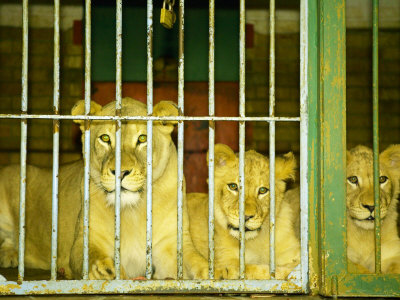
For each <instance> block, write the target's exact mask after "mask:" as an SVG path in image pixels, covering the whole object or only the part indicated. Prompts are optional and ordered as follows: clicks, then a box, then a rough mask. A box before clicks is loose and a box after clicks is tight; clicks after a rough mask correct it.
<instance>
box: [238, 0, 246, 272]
mask: <svg viewBox="0 0 400 300" xmlns="http://www.w3.org/2000/svg"><path fill="white" fill-rule="evenodd" d="M239 26H240V30H239V59H240V61H239V68H240V69H239V116H240V117H244V116H245V115H246V113H245V101H246V99H245V88H246V82H245V80H246V74H245V72H246V62H245V59H246V56H245V46H246V44H245V29H246V27H245V26H246V13H245V0H240V25H239ZM245 126H246V125H245V122H239V243H240V247H239V278H240V279H244V277H245V228H244V227H245V218H244V213H245V201H244V198H245V180H246V179H245V175H244V158H245V129H246V128H245Z"/></svg>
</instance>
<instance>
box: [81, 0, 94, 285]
mask: <svg viewBox="0 0 400 300" xmlns="http://www.w3.org/2000/svg"><path fill="white" fill-rule="evenodd" d="M91 54H92V50H91V0H86V2H85V115H86V116H88V115H89V114H90V91H91V83H90V77H91ZM89 125H90V122H89V121H88V120H85V140H84V152H83V158H84V159H83V161H84V179H83V180H84V181H83V182H84V186H83V187H84V192H83V193H84V195H83V266H82V277H83V279H88V277H89V198H90V192H89V179H90V126H89Z"/></svg>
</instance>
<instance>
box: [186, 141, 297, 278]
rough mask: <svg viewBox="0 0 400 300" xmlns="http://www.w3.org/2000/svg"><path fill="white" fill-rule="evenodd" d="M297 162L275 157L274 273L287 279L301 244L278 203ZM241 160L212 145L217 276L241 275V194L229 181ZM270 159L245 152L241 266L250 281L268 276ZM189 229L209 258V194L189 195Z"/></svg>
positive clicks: (290, 213) (285, 205)
mask: <svg viewBox="0 0 400 300" xmlns="http://www.w3.org/2000/svg"><path fill="white" fill-rule="evenodd" d="M295 167H296V161H295V158H294V156H293V154H292V153H288V154H286V155H285V156H284V157H279V158H277V159H276V169H275V170H276V177H275V180H276V181H275V196H276V236H275V238H276V246H275V249H276V252H275V253H276V265H277V268H276V277H277V278H285V277H286V276H287V275H288V274H289V272H290V271H292V269H293V268H294V267H295V266H296V265H297V264H298V263H299V262H300V244H299V240H298V239H297V238H296V236H295V233H294V231H293V226H291V225H290V224H291V219H293V218H294V215H293V211H292V209H291V207H290V205H288V203H286V202H284V201H282V196H283V193H284V191H285V187H286V183H285V180H288V179H293V177H294V174H295ZM238 180H239V160H238V157H237V156H236V155H235V154H234V153H233V151H232V150H231V149H230V148H229V147H228V146H226V145H222V144H219V145H216V146H215V192H214V197H215V200H214V203H215V210H214V211H215V268H216V278H229V279H236V278H238V277H239V240H238V235H239V233H238V230H235V229H232V227H236V228H238V227H239V195H238V191H237V190H236V191H233V190H231V189H230V188H229V186H228V184H230V183H236V184H237V185H239V182H238ZM261 187H266V188H268V189H269V161H268V159H267V158H266V157H264V156H263V155H261V154H259V153H257V152H255V151H252V150H250V151H247V152H246V154H245V216H247V219H248V220H247V221H246V222H245V226H246V227H247V228H248V229H251V230H252V231H246V233H245V238H246V241H245V249H246V251H245V268H246V278H248V279H268V278H269V277H270V274H269V201H270V196H269V191H268V192H267V193H265V194H259V189H260V188H261ZM188 208H189V219H190V233H191V236H192V239H193V243H194V245H195V247H196V248H197V249H198V250H199V251H200V253H201V254H202V255H203V256H204V257H207V256H208V195H207V194H198V193H193V194H188Z"/></svg>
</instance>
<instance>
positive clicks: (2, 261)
mask: <svg viewBox="0 0 400 300" xmlns="http://www.w3.org/2000/svg"><path fill="white" fill-rule="evenodd" d="M16 266H18V251H17V250H15V249H14V248H9V247H7V248H0V267H2V268H15V267H16Z"/></svg>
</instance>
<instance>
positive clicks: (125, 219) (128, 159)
mask: <svg viewBox="0 0 400 300" xmlns="http://www.w3.org/2000/svg"><path fill="white" fill-rule="evenodd" d="M82 114H84V101H83V100H81V101H79V102H78V103H77V104H76V105H75V106H74V107H73V108H72V115H82ZM91 114H92V115H97V116H109V115H115V102H111V103H109V104H107V105H106V106H104V107H102V106H101V105H99V104H97V103H96V102H93V101H92V102H91ZM121 114H122V115H126V116H145V115H147V110H146V105H145V104H143V103H141V102H139V101H137V100H134V99H131V98H124V99H122V111H121ZM153 115H154V116H177V115H178V109H177V108H176V106H175V105H174V104H173V103H172V102H169V101H161V102H160V103H158V104H157V105H155V106H154V113H153ZM75 122H76V123H78V124H79V125H80V129H81V130H82V133H83V136H82V140H84V134H85V128H84V121H82V120H75ZM175 123H176V122H174V121H163V122H161V121H158V122H154V126H153V180H152V184H153V227H152V228H153V235H152V236H153V239H152V247H153V253H152V261H153V266H152V267H153V270H154V273H153V278H154V279H164V278H171V277H172V278H176V276H177V267H176V262H177V254H176V248H177V217H176V216H177V153H176V148H175V145H174V143H173V141H172V139H171V132H172V131H173V128H174V124H175ZM90 128H91V134H90V146H91V147H90V181H89V186H90V209H89V216H90V217H89V222H90V223H89V224H90V227H89V279H113V278H115V275H116V274H115V268H114V222H115V221H114V211H115V208H114V203H115V130H116V124H115V122H114V121H101V120H97V121H92V122H91V124H90ZM121 130H122V143H121V239H120V244H121V278H123V279H127V278H136V277H139V276H143V275H144V274H145V269H146V166H147V159H146V149H147V133H146V130H147V126H146V122H145V121H122V128H121ZM27 174H28V175H27V178H28V180H27V198H26V251H25V252H26V256H25V266H26V267H28V268H40V269H49V268H50V257H51V254H50V253H51V242H50V237H51V171H50V170H46V169H39V168H36V167H33V166H27ZM0 176H1V177H0V178H2V181H1V182H0V207H1V208H0V241H1V246H0V266H1V267H14V266H16V264H17V250H18V244H17V243H18V211H19V192H18V191H19V167H17V166H9V167H6V168H4V169H3V170H2V171H1V173H0ZM83 179H84V173H83V161H82V160H80V161H77V162H74V163H71V164H68V165H65V166H61V167H60V170H59V186H60V188H59V215H58V220H59V221H58V261H57V266H58V270H62V271H63V273H65V277H66V278H81V276H82V264H83V257H82V256H83V254H82V253H83V249H82V248H83V220H82V219H83V212H82V205H83V204H82V203H83V196H84V186H83ZM184 200H185V199H184ZM183 221H184V226H183V229H182V230H183V247H184V253H183V256H184V275H185V278H186V277H187V278H193V277H195V278H205V277H206V276H207V261H206V260H205V259H204V258H203V257H202V256H200V254H199V253H198V252H197V251H196V250H195V249H194V247H193V245H192V242H191V239H190V234H189V229H188V220H187V210H186V201H184V205H183Z"/></svg>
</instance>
